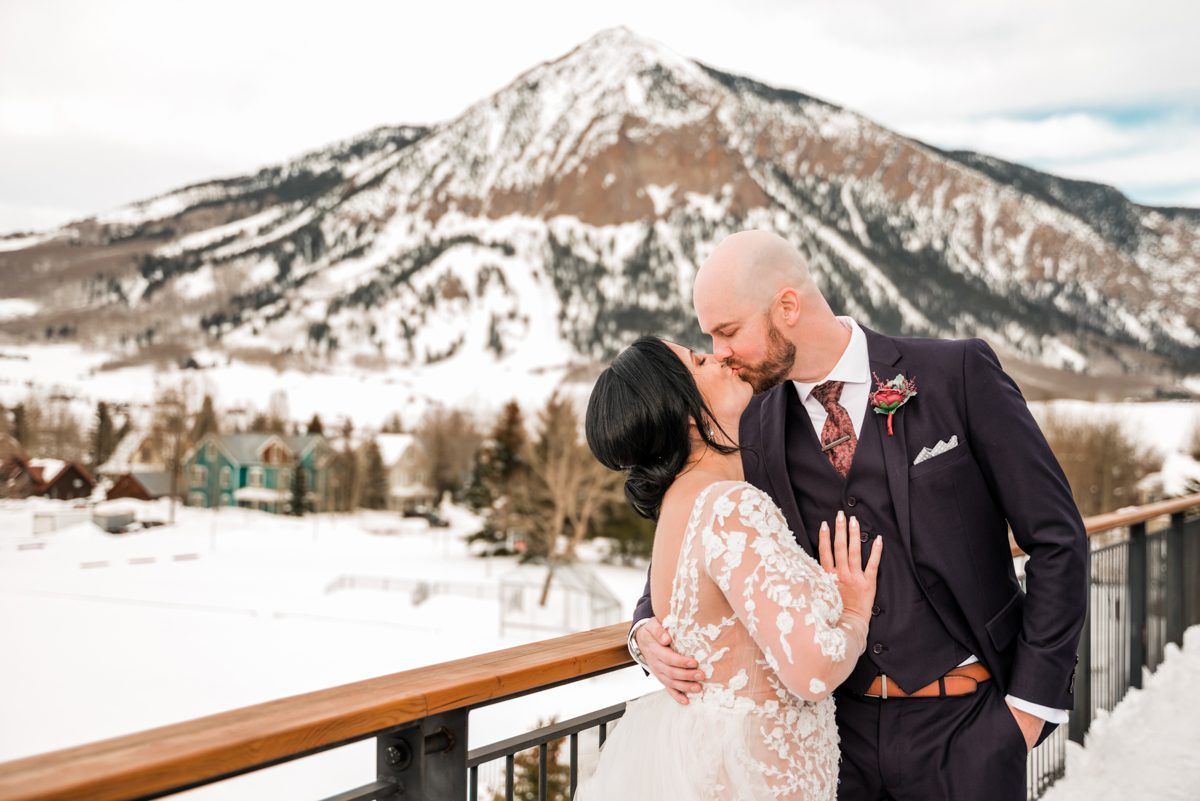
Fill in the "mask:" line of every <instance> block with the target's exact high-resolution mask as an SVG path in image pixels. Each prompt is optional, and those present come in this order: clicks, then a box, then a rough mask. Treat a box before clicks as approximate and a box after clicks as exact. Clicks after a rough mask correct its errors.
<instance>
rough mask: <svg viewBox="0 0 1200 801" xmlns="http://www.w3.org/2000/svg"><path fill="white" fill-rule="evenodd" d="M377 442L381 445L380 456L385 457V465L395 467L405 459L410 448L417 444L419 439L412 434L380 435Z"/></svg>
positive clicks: (376, 439) (376, 438)
mask: <svg viewBox="0 0 1200 801" xmlns="http://www.w3.org/2000/svg"><path fill="white" fill-rule="evenodd" d="M375 442H376V444H378V445H379V455H380V456H382V457H383V463H384V464H386V465H394V464H395V463H396V462H398V461H400V460H401V459H402V458H404V455H405V454H406V453H408V449H409V448H411V447H413V446H414V445H416V444H417V438H416V437H415V436H414V435H412V434H379V435H378V436H376V437H375Z"/></svg>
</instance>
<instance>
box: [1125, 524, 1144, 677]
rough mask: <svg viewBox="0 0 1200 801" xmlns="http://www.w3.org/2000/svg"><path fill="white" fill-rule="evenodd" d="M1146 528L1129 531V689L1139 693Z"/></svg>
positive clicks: (1141, 664)
mask: <svg viewBox="0 0 1200 801" xmlns="http://www.w3.org/2000/svg"><path fill="white" fill-rule="evenodd" d="M1146 569H1147V566H1146V524H1145V523H1134V524H1133V525H1132V526H1130V527H1129V685H1130V686H1131V687H1136V688H1137V689H1139V690H1140V689H1141V687H1142V667H1143V666H1144V665H1145V664H1146Z"/></svg>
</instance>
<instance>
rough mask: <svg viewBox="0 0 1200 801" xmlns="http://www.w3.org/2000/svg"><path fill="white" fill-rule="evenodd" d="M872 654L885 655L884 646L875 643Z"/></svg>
mask: <svg viewBox="0 0 1200 801" xmlns="http://www.w3.org/2000/svg"><path fill="white" fill-rule="evenodd" d="M871 652H872V653H876V654H882V653H883V646H882V645H880V644H879V643H875V645H873V646H872V647H871Z"/></svg>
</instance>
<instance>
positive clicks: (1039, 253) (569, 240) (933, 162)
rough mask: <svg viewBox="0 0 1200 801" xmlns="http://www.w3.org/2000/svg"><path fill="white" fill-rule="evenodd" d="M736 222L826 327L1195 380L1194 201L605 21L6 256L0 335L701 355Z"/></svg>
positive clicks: (255, 350)
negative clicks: (755, 234)
mask: <svg viewBox="0 0 1200 801" xmlns="http://www.w3.org/2000/svg"><path fill="white" fill-rule="evenodd" d="M747 227H765V228H770V229H773V230H775V231H778V232H779V233H781V234H783V235H785V236H787V237H788V238H790V239H791V240H792V241H794V242H796V243H797V244H798V245H799V246H800V247H801V249H802V250H803V251H804V252H805V253H806V254H807V256H808V258H809V260H810V263H811V264H812V266H813V269H814V271H815V273H816V275H817V277H818V280H819V282H820V283H821V285H822V287H823V288H824V290H825V292H826V294H827V296H828V297H829V298H830V301H831V303H832V305H833V306H834V308H835V309H838V310H841V311H844V312H846V313H849V314H851V315H853V316H855V317H856V318H857V319H858V320H860V321H861V322H863V323H865V324H867V325H869V326H872V327H875V328H877V329H878V330H882V331H885V332H889V333H897V334H913V335H937V336H968V335H978V336H984V337H987V338H988V339H990V340H991V341H992V342H993V343H994V344H995V345H996V346H997V347H998V348H1000V349H1001V350H1002V351H1005V352H1006V353H1007V354H1008V356H1009V357H1011V358H1014V359H1015V360H1016V361H1017V362H1024V363H1026V364H1027V365H1028V370H1027V373H1026V375H1027V376H1029V377H1030V380H1034V377H1035V376H1040V377H1041V380H1044V381H1051V382H1053V381H1058V380H1059V378H1061V377H1062V376H1064V375H1066V373H1083V374H1086V375H1087V376H1090V377H1093V378H1094V377H1101V376H1126V377H1127V378H1126V379H1122V380H1129V379H1128V376H1130V375H1132V374H1136V375H1137V378H1136V380H1135V381H1133V382H1130V383H1131V385H1139V386H1143V387H1154V386H1159V387H1165V386H1170V385H1171V384H1173V383H1174V382H1175V381H1176V380H1177V378H1178V375H1179V374H1182V373H1196V372H1200V270H1198V269H1197V268H1198V267H1200V210H1194V209H1162V208H1148V207H1144V206H1139V205H1137V204H1134V203H1131V202H1130V201H1128V200H1127V199H1126V198H1125V197H1124V196H1122V195H1121V194H1120V193H1119V192H1117V191H1116V190H1114V189H1112V188H1109V187H1105V186H1100V185H1096V184H1089V183H1084V182H1079V181H1069V180H1064V179H1060V178H1056V177H1053V176H1050V175H1046V174H1044V173H1039V172H1036V171H1034V170H1031V169H1027V168H1025V167H1021V166H1018V165H1015V164H1010V163H1006V162H1003V161H1000V160H998V159H994V158H990V157H988V156H983V155H979V154H975V153H961V152H955V153H951V152H944V151H941V150H939V149H937V148H933V147H930V146H928V145H925V144H922V143H920V142H917V141H914V140H912V139H909V138H906V137H904V136H901V135H899V134H896V133H894V132H892V131H889V130H887V129H885V128H883V127H881V126H879V125H877V124H875V123H873V122H871V121H870V120H868V119H866V118H865V117H863V116H861V115H859V114H856V113H854V112H852V111H849V110H846V109H843V108H839V107H837V106H835V105H832V104H830V103H827V102H825V101H822V100H818V99H816V98H813V97H809V96H807V95H804V94H801V93H799V92H795V91H791V90H786V89H778V88H774V87H770V86H766V85H764V84H762V83H758V82H756V81H753V80H750V79H747V78H743V77H738V76H736V75H731V74H727V73H725V72H722V71H719V70H716V69H714V68H712V67H709V66H706V65H704V64H701V63H699V62H696V61H692V60H689V59H687V58H683V57H681V56H679V55H677V54H675V53H673V52H672V51H670V50H668V49H666V48H664V47H662V46H660V45H658V44H656V43H654V42H650V41H647V40H645V39H642V38H640V37H638V36H636V35H635V34H633V33H631V32H630V31H628V30H625V29H614V30H609V31H605V32H602V33H600V34H598V35H597V36H595V37H594V38H592V39H591V40H589V41H587V42H585V43H584V44H582V45H580V46H579V47H577V48H576V49H575V50H573V51H571V52H570V53H568V54H566V55H565V56H563V57H562V58H560V59H558V60H556V61H553V62H549V63H546V64H542V65H539V66H537V67H534V68H533V69H531V70H529V71H528V72H526V73H524V74H523V75H520V76H519V77H517V78H516V80H514V81H513V82H512V83H511V84H509V85H508V86H507V87H505V88H504V89H503V90H501V91H500V92H498V93H497V94H495V95H493V96H492V97H489V98H486V99H484V100H482V101H480V102H479V103H477V104H475V105H474V106H472V107H471V108H469V109H467V110H466V111H465V112H464V113H463V114H462V115H461V116H459V117H458V118H456V119H453V120H450V121H448V122H445V123H442V124H439V125H434V126H431V127H388V128H380V129H377V130H374V131H371V132H369V133H367V134H365V135H363V136H361V137H359V138H356V139H353V140H349V141H345V142H340V143H337V144H335V145H332V146H330V147H328V148H325V149H323V150H319V151H316V152H313V153H310V154H307V155H305V156H303V157H301V158H298V159H296V160H293V161H290V162H287V163H285V164H282V165H280V166H276V167H271V168H268V169H264V170H261V171H259V172H258V173H256V174H254V175H249V176H244V177H239V178H232V179H228V180H220V181H212V182H209V183H204V184H198V185H195V186H190V187H186V188H184V189H180V190H178V191H175V192H171V193H169V194H166V195H163V196H161V197H157V198H153V199H151V200H147V201H145V202H141V203H136V204H134V205H132V206H129V207H127V208H123V209H120V210H117V211H115V212H112V213H109V214H105V215H100V216H98V217H96V218H92V219H88V220H83V221H80V222H77V223H74V224H72V225H70V226H68V227H67V228H65V229H64V230H62V231H57V232H51V233H48V234H45V235H40V236H32V237H31V236H26V237H23V238H8V239H0V277H2V279H3V282H4V294H5V296H6V297H7V298H8V300H7V301H0V336H4V337H6V338H8V339H9V341H20V342H26V343H28V342H35V341H36V342H44V341H47V340H50V341H56V342H57V341H60V340H64V339H65V340H68V341H75V342H83V343H88V344H89V346H91V347H96V348H100V349H103V350H106V351H108V352H111V354H112V357H113V359H114V360H115V361H117V362H120V363H138V362H139V361H145V360H170V361H174V362H176V363H179V364H183V363H187V362H188V361H189V360H193V361H195V362H198V363H200V365H201V366H203V365H204V364H205V362H206V360H212V359H214V358H228V357H232V358H237V359H243V360H259V361H265V362H269V363H272V364H277V365H283V364H288V365H295V366H301V367H320V366H322V365H325V366H329V365H340V366H343V367H345V366H354V367H356V368H363V369H393V368H396V367H399V366H408V367H412V366H420V365H427V364H435V363H443V362H446V361H447V360H453V361H454V362H455V363H456V364H459V365H460V366H461V367H462V368H463V369H465V370H468V371H469V370H470V369H471V365H473V364H478V363H479V362H480V360H485V359H486V360H491V361H496V360H499V361H508V362H511V363H512V364H513V365H517V366H519V367H521V368H522V369H529V370H535V369H538V368H543V367H547V366H550V365H563V364H568V363H572V362H576V363H580V362H587V361H590V360H594V359H601V358H604V357H606V356H609V355H611V354H612V353H613V352H614V351H615V350H616V349H618V348H620V347H621V346H622V345H623V344H624V343H626V342H628V341H629V340H630V339H631V338H632V337H633V336H634V335H635V334H638V333H642V332H646V331H656V332H660V333H664V334H668V335H671V336H673V337H678V338H681V339H683V340H686V341H693V342H697V343H700V344H702V342H703V341H702V340H701V338H700V335H699V332H698V330H697V329H696V326H695V323H694V320H693V318H692V312H691V305H690V286H691V279H692V276H693V275H694V271H695V269H696V267H697V265H698V264H699V263H700V262H701V261H702V260H703V258H704V257H705V256H706V255H707V254H708V252H710V250H711V249H712V247H713V246H714V245H715V244H716V242H717V241H719V240H720V239H721V238H722V237H723V236H725V235H726V234H729V233H731V232H733V231H737V230H740V229H743V228H747ZM1059 369H1062V370H1064V371H1066V373H1060V372H1058V370H1059ZM1047 376H1055V377H1056V378H1053V379H1051V378H1047ZM1080 380H1082V379H1080ZM1068 384H1069V382H1067V384H1064V386H1067V385H1068ZM1064 392H1065V393H1066V394H1070V389H1069V388H1067V389H1064Z"/></svg>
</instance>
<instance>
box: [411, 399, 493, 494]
mask: <svg viewBox="0 0 1200 801" xmlns="http://www.w3.org/2000/svg"><path fill="white" fill-rule="evenodd" d="M416 437H417V440H418V442H419V443H420V445H421V448H422V450H423V452H424V453H425V459H426V467H427V469H428V471H429V477H430V483H431V484H432V486H433V489H434V491H435V492H436V493H437V495H438V497H441V496H442V494H443V493H446V492H450V493H455V492H458V490H459V489H461V488H462V487H463V485H464V484H466V483H467V481H469V480H470V477H471V470H472V468H473V466H474V464H475V455H476V452H477V451H478V450H479V448H480V446H481V445H482V444H483V435H482V434H481V433H480V431H479V428H478V427H477V426H476V425H475V421H474V419H472V418H471V416H470V415H468V414H467V413H466V412H464V411H462V410H461V409H446V408H443V407H437V408H434V409H431V410H430V411H429V412H428V413H426V415H425V416H424V417H423V418H422V419H421V423H420V425H419V426H418V427H417V430H416Z"/></svg>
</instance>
